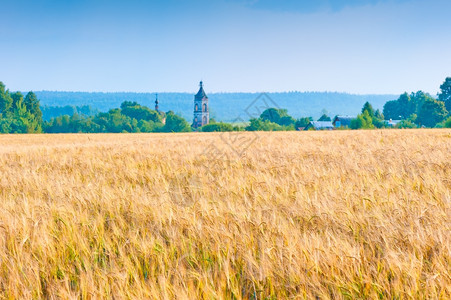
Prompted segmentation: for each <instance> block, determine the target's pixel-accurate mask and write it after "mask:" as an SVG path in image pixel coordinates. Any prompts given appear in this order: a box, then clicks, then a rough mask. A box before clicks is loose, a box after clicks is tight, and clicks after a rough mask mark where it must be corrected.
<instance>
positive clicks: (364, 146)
mask: <svg viewBox="0 0 451 300" xmlns="http://www.w3.org/2000/svg"><path fill="white" fill-rule="evenodd" d="M237 141H242V142H243V143H241V144H240V143H238V142H237ZM249 144H251V145H250V146H249V147H248V148H247V149H246V150H245V147H247V146H248V145H249ZM0 175H1V178H0V295H1V297H2V298H8V299H14V298H16V299H17V298H64V299H66V298H82V299H96V298H115V299H125V298H154V299H175V298H177V299H194V298H203V299H274V298H278V299H285V298H297V299H304V298H306V299H312V298H313V299H315V298H320V299H329V298H335V299H342V298H345V299H346V298H347V299H351V298H352V299H354V298H366V299H368V298H393V299H397V298H400V299H408V298H413V299H425V298H428V299H449V298H451V274H450V265H451V234H450V231H451V222H450V220H451V131H450V130H409V131H401V130H384V131H336V132H283V133H249V132H248V133H238V134H237V135H235V136H234V135H230V134H220V133H211V134H202V133H191V134H117V135H113V134H111V135H110V134H101V135H100V134H99V135H4V136H0Z"/></svg>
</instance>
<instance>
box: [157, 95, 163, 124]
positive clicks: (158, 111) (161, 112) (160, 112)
mask: <svg viewBox="0 0 451 300" xmlns="http://www.w3.org/2000/svg"><path fill="white" fill-rule="evenodd" d="M155 111H156V112H157V113H159V114H160V116H161V123H163V124H166V114H165V113H164V112H163V111H160V109H159V107H158V94H155Z"/></svg>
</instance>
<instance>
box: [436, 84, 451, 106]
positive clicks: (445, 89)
mask: <svg viewBox="0 0 451 300" xmlns="http://www.w3.org/2000/svg"><path fill="white" fill-rule="evenodd" d="M438 99H439V100H440V101H443V102H445V107H446V109H447V110H448V112H449V113H450V114H451V77H447V78H446V79H445V82H443V84H442V85H441V86H440V93H439V95H438Z"/></svg>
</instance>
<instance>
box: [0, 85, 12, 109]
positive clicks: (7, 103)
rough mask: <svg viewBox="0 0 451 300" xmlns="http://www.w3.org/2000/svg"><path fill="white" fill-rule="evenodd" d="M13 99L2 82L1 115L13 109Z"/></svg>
mask: <svg viewBox="0 0 451 300" xmlns="http://www.w3.org/2000/svg"><path fill="white" fill-rule="evenodd" d="M12 103H13V99H12V98H11V96H10V94H9V91H8V90H6V87H5V85H4V84H3V82H1V81H0V113H1V114H3V113H5V112H6V111H8V110H9V109H10V108H11V105H12Z"/></svg>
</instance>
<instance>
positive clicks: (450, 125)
mask: <svg viewBox="0 0 451 300" xmlns="http://www.w3.org/2000/svg"><path fill="white" fill-rule="evenodd" d="M443 127H445V128H451V117H449V118H448V119H446V120H445V121H444V122H443Z"/></svg>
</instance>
